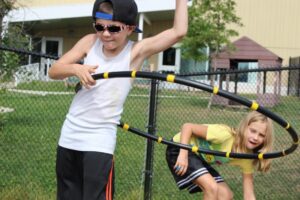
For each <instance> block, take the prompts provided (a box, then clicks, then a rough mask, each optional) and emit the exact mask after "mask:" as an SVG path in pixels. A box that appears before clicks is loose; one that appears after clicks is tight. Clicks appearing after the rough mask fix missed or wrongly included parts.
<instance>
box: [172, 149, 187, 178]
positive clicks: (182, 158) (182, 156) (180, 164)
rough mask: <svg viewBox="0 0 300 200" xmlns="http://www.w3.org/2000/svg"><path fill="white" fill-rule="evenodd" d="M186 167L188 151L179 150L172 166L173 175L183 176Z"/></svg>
mask: <svg viewBox="0 0 300 200" xmlns="http://www.w3.org/2000/svg"><path fill="white" fill-rule="evenodd" d="M187 167H188V150H185V149H180V152H179V155H178V158H177V161H176V164H175V166H174V170H175V173H176V174H177V175H179V176H183V175H184V174H185V173H186V170H187Z"/></svg>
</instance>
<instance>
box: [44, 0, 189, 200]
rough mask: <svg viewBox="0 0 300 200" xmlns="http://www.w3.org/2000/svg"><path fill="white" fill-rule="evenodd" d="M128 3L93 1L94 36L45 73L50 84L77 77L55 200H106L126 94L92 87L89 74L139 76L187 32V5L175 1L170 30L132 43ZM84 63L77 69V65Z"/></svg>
mask: <svg viewBox="0 0 300 200" xmlns="http://www.w3.org/2000/svg"><path fill="white" fill-rule="evenodd" d="M137 14H138V11H137V6H136V3H135V2H134V0H96V1H95V3H94V8H93V19H94V24H93V26H94V28H95V31H96V33H94V34H88V35H86V36H84V37H83V38H82V39H80V40H79V41H78V42H77V43H76V44H75V46H74V47H73V48H72V49H71V50H70V51H68V52H67V53H66V54H65V55H63V56H62V57H61V58H60V59H59V60H58V61H57V62H56V63H54V64H53V66H52V67H51V68H50V70H49V76H50V78H53V79H64V78H66V77H69V76H77V77H78V78H79V79H80V81H81V83H82V85H83V88H82V89H81V90H80V91H79V92H78V93H77V94H76V95H75V97H74V99H73V102H72V104H71V106H70V109H69V112H68V114H67V116H66V119H65V121H64V124H63V127H62V130H61V136H60V139H59V142H58V148H57V161H56V173H57V198H58V199H72V200H76V199H85V200H94V199H101V200H102V199H106V200H108V199H112V198H113V191H114V190H113V175H114V173H113V154H114V150H115V145H116V132H117V124H118V123H119V120H120V118H121V113H122V111H123V104H124V102H125V99H126V97H127V95H128V93H129V91H130V88H131V81H130V79H127V78H124V79H109V80H99V81H97V82H96V81H95V80H93V78H92V77H91V74H93V73H101V72H107V71H127V70H139V69H140V68H141V66H142V63H143V61H144V60H145V59H146V58H148V57H150V56H151V55H153V54H156V53H158V52H160V51H163V50H165V49H167V48H169V47H171V46H172V45H174V44H175V43H176V42H178V41H179V40H180V39H182V37H184V35H185V34H186V32H187V26H188V17H187V0H176V9H175V16H174V24H173V27H172V28H170V29H167V30H165V31H163V32H161V33H159V34H157V35H155V36H153V37H149V38H146V39H143V40H141V41H138V42H132V41H129V40H128V36H129V35H130V34H132V32H139V31H140V30H139V29H138V28H137V27H136V17H137ZM83 58H84V63H83V64H77V62H78V61H80V60H81V59H83Z"/></svg>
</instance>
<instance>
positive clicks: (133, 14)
mask: <svg viewBox="0 0 300 200" xmlns="http://www.w3.org/2000/svg"><path fill="white" fill-rule="evenodd" d="M103 2H110V3H111V4H112V7H113V14H112V15H111V14H107V13H102V12H99V11H98V9H99V6H100V4H101V3H103ZM137 15H138V9H137V5H136V3H135V1H134V0H96V1H95V3H94V7H93V19H94V20H96V19H107V20H113V21H119V22H122V23H124V24H126V25H130V26H136V19H137ZM135 32H137V33H141V32H142V31H141V30H140V29H139V28H138V27H136V29H135Z"/></svg>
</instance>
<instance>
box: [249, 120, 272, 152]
mask: <svg viewBox="0 0 300 200" xmlns="http://www.w3.org/2000/svg"><path fill="white" fill-rule="evenodd" d="M266 130H267V124H266V123H264V122H261V121H257V122H252V123H251V124H249V125H248V127H247V129H246V132H245V145H246V147H247V149H249V150H253V149H255V148H257V147H259V146H260V145H261V144H263V143H264V141H265V138H266Z"/></svg>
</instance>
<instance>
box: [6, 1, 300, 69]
mask: <svg viewBox="0 0 300 200" xmlns="http://www.w3.org/2000/svg"><path fill="white" fill-rule="evenodd" d="M235 1H236V4H237V5H236V13H237V15H238V16H239V17H240V18H241V21H242V23H243V25H244V26H243V27H233V28H236V30H237V31H238V32H239V36H238V37H236V38H232V41H235V40H237V39H238V38H240V37H243V36H246V37H249V38H251V39H252V40H254V41H255V42H256V43H258V44H259V45H261V46H263V47H264V48H266V49H268V50H269V51H270V52H273V53H274V54H276V55H278V56H279V57H280V58H282V65H287V64H288V60H289V58H290V57H296V56H299V55H300V37H299V35H300V26H299V25H298V24H299V22H298V15H299V14H298V12H299V9H300V1H298V0H289V1H282V0H264V1H261V0H251V1H245V0H235ZM93 2H94V0H85V1H83V0H45V1H40V0H30V1H28V0H18V1H17V3H18V4H19V5H21V6H20V9H18V10H16V11H13V12H11V13H10V15H9V17H8V18H6V21H8V22H9V23H23V24H24V26H25V27H27V28H28V30H29V32H28V33H29V35H30V37H31V45H32V46H33V47H34V50H36V51H38V52H40V51H42V52H44V53H46V54H53V55H58V56H60V55H62V54H63V53H64V52H66V51H67V50H68V49H70V48H71V47H72V46H73V45H74V43H75V42H76V41H77V40H78V39H79V38H80V37H82V36H83V35H84V34H87V33H90V32H93V31H94V30H93V28H92V19H91V10H92V6H93ZM136 3H137V4H138V8H139V13H140V14H139V19H138V25H139V27H140V28H141V29H142V30H143V33H140V34H135V35H133V36H132V39H133V40H139V39H142V38H145V37H148V36H151V35H154V34H156V33H158V32H160V31H162V30H164V29H166V28H167V27H170V26H171V25H172V20H173V13H174V8H175V0H136ZM177 46H178V45H175V46H174V47H173V48H170V49H167V50H166V51H164V52H162V53H159V54H157V55H155V56H152V57H151V58H149V60H148V61H147V63H146V64H145V65H146V67H148V66H149V65H151V66H153V68H154V69H156V70H167V71H175V72H180V71H181V68H180V67H181V66H183V65H187V64H186V63H188V61H185V60H182V58H181V56H180V49H179V48H176V47H177ZM42 62H46V61H44V60H42ZM45 66H46V67H45V68H44V72H43V73H44V75H46V74H47V69H48V67H49V66H48V65H47V64H46V65H45ZM198 68H201V69H200V70H201V71H207V70H208V69H209V68H208V64H207V63H204V64H203V63H202V64H199V66H198Z"/></svg>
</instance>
